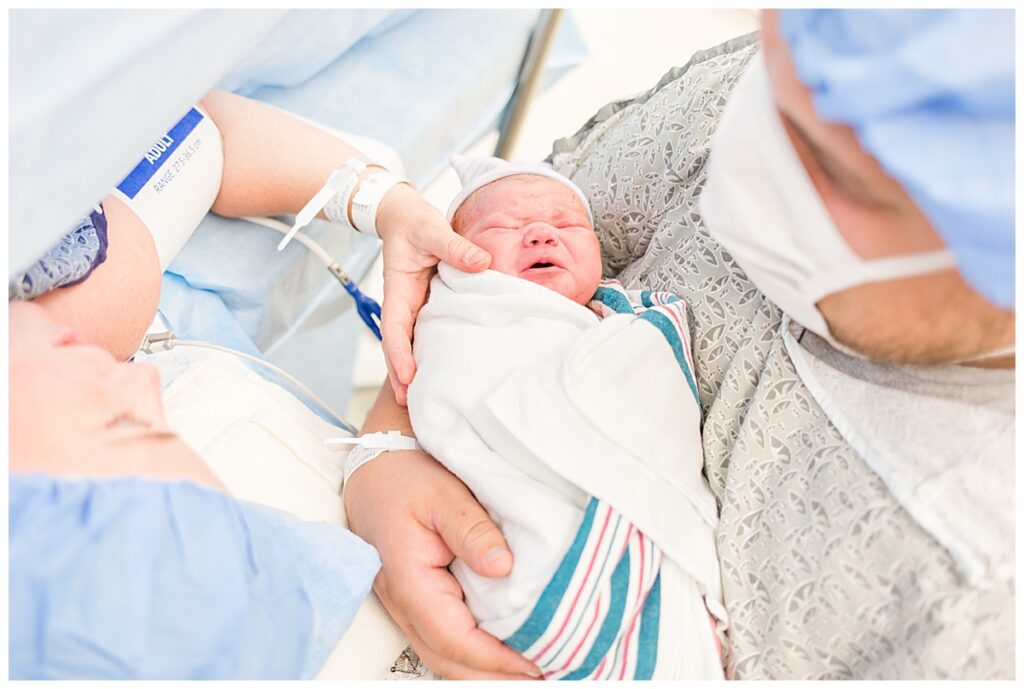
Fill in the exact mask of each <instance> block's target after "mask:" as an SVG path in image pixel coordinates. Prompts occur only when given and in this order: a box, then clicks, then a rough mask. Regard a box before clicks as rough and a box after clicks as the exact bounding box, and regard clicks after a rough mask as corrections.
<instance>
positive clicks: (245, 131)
mask: <svg viewBox="0 0 1024 689" xmlns="http://www.w3.org/2000/svg"><path fill="white" fill-rule="evenodd" d="M201 105H202V106H203V107H204V108H205V109H206V110H207V111H208V112H209V113H210V117H211V118H212V119H213V121H214V122H215V123H216V124H217V128H218V129H220V133H221V138H222V140H223V143H224V173H223V178H222V180H221V185H220V193H219V194H218V195H217V199H216V200H215V201H214V203H213V208H212V209H211V210H213V212H214V213H217V214H219V215H226V216H232V217H238V216H245V215H255V216H262V215H282V214H286V213H295V212H297V211H298V210H299V209H301V208H302V207H303V206H304V205H306V202H307V201H309V199H310V198H311V197H312V196H313V195H314V194H315V193H316V192H317V191H318V190H319V189H320V187H322V186H323V184H324V182H325V181H326V180H327V177H328V176H329V175H330V174H331V172H333V171H334V170H336V169H337V168H339V167H340V166H341V165H342V163H344V162H345V161H346V160H347V159H348V158H350V157H352V156H355V157H358V158H361V159H363V160H366V159H367V158H366V156H365V155H364V154H363V153H362V152H360V151H358V150H356V149H355V148H353V147H352V146H350V145H349V144H347V143H345V142H344V141H342V140H341V139H339V138H338V137H337V136H334V135H333V134H331V133H329V132H327V131H324V130H322V129H320V128H318V127H315V126H313V125H311V124H308V123H306V122H304V121H302V120H300V119H298V118H297V117H294V116H292V115H290V114H288V113H286V112H284V111H281V110H278V109H276V108H273V107H271V106H269V105H266V104H265V103H260V102H258V101H254V100H251V99H249V98H244V97H242V96H237V95H235V94H233V93H228V92H227V91H219V90H213V91H210V92H209V93H208V94H207V95H206V96H205V97H204V98H203V100H202V101H201Z"/></svg>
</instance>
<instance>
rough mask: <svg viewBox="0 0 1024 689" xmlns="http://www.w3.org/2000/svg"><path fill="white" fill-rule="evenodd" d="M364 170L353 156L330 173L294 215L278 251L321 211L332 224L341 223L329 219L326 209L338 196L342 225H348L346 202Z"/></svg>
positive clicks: (359, 161) (362, 164) (361, 162)
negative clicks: (341, 199)
mask: <svg viewBox="0 0 1024 689" xmlns="http://www.w3.org/2000/svg"><path fill="white" fill-rule="evenodd" d="M365 169H366V163H364V162H363V161H362V160H360V159H359V158H356V157H355V156H353V157H351V158H349V159H348V160H346V161H345V162H344V164H343V165H342V166H341V167H339V168H338V169H337V170H335V171H334V172H332V173H331V175H330V176H329V177H328V178H327V182H326V183H324V186H322V187H321V188H320V191H318V192H317V193H316V194H314V195H313V198H311V199H310V200H309V202H307V203H306V205H305V206H303V207H302V210H300V211H299V212H298V213H296V214H295V222H294V224H292V227H291V229H290V230H288V234H286V235H285V236H284V239H282V240H281V241H280V243H279V244H278V245H277V250H278V251H283V250H284V248H285V247H286V246H288V242H290V241H292V238H293V237H294V236H295V235H296V234H297V233H298V231H299V230H301V229H302V228H303V227H305V226H306V225H308V224H309V223H311V222H313V219H314V218H316V216H317V213H319V212H320V211H321V210H323V211H324V214H325V215H327V217H328V219H329V220H332V221H333V222H342V221H340V220H336V219H334V218H331V216H330V214H329V212H328V210H327V209H326V207H327V206H328V205H330V204H331V202H332V201H334V200H335V199H336V198H337V197H339V196H344V199H345V200H344V206H343V208H345V209H346V212H344V213H343V216H344V224H345V225H348V226H350V227H351V225H349V222H348V213H347V209H348V200H349V198H350V197H351V196H352V190H353V189H355V186H356V183H357V182H358V181H359V175H360V174H361V173H362V171H363V170H365Z"/></svg>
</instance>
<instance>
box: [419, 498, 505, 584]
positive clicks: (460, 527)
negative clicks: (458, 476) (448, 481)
mask: <svg viewBox="0 0 1024 689" xmlns="http://www.w3.org/2000/svg"><path fill="white" fill-rule="evenodd" d="M459 487H460V488H461V490H453V491H451V494H450V495H449V496H448V497H447V498H446V499H445V500H444V502H443V503H442V505H443V506H442V507H441V508H440V509H438V510H437V511H435V512H433V513H431V514H430V515H429V519H430V522H429V526H431V527H433V528H434V530H436V531H437V533H438V534H440V535H441V538H442V539H443V540H444V542H445V544H447V546H448V547H449V548H450V549H451V551H452V552H453V553H455V556H456V557H459V558H462V560H463V561H464V562H465V563H466V564H467V565H469V567H470V569H472V570H473V571H474V572H476V573H477V574H482V575H484V576H486V577H503V576H506V575H508V573H509V572H511V571H512V551H511V550H509V548H508V544H507V543H506V542H505V537H504V536H503V535H502V534H501V530H500V529H499V528H498V527H497V526H496V525H495V524H494V522H492V521H491V518H490V517H488V516H487V512H485V511H484V508H483V507H481V506H480V503H478V502H477V501H476V499H474V498H473V496H472V494H471V493H470V492H469V491H468V490H466V489H465V488H464V487H463V486H461V485H460V486H459Z"/></svg>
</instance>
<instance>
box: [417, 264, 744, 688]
mask: <svg viewBox="0 0 1024 689" xmlns="http://www.w3.org/2000/svg"><path fill="white" fill-rule="evenodd" d="M688 338H689V329H688V327H687V322H686V309H685V304H683V302H681V301H679V300H678V299H677V298H676V297H675V296H673V295H670V294H664V293H652V292H627V291H626V290H624V289H623V288H622V287H621V285H619V284H618V283H615V282H611V281H606V282H603V283H602V284H601V287H600V288H599V289H598V291H597V294H596V295H595V298H594V301H592V302H591V303H590V304H589V305H588V306H587V307H584V306H581V305H579V304H575V303H573V302H571V301H569V300H568V299H565V298H564V297H562V296H561V295H558V294H557V293H555V292H552V291H550V290H547V289H545V288H543V287H540V286H538V285H535V284H533V283H529V282H526V281H523V280H518V279H516V278H512V277H509V276H506V275H502V274H499V273H494V272H492V271H487V272H485V273H483V274H478V275H469V274H466V273H461V272H460V271H457V270H455V269H453V268H451V267H450V266H446V265H442V266H441V267H440V269H439V274H438V276H437V277H436V278H435V279H434V281H433V282H432V283H431V297H430V301H429V302H428V303H427V305H426V306H425V307H424V309H423V311H422V312H421V314H420V317H419V320H418V322H417V327H416V336H415V355H416V362H417V375H416V379H415V380H414V382H413V385H412V386H411V387H410V390H409V411H410V416H411V418H412V423H413V428H414V430H415V431H416V434H417V436H418V438H419V440H420V442H421V443H422V444H423V445H424V447H425V448H426V449H427V450H428V451H429V452H431V454H433V455H434V456H435V457H436V458H437V459H438V460H439V461H441V462H442V463H444V464H445V465H446V466H447V467H448V468H449V469H450V470H451V471H452V472H453V473H455V474H456V475H457V476H459V477H460V478H461V479H462V480H463V481H464V482H465V483H466V484H467V486H469V488H470V489H471V490H472V491H473V492H474V494H475V495H476V496H477V499H478V500H480V502H481V504H482V505H483V506H484V507H485V508H486V509H487V510H488V512H489V514H490V515H491V517H492V518H493V519H494V520H495V522H496V523H497V524H498V525H499V526H500V527H501V528H502V530H503V532H504V533H505V536H506V539H507V540H508V542H509V546H510V547H511V549H512V551H513V553H514V554H515V558H516V559H515V566H514V567H513V571H512V573H511V574H510V575H509V576H508V577H504V578H502V579H488V578H486V577H481V576H479V575H477V574H475V573H474V572H472V571H471V570H470V569H469V568H468V567H466V566H465V565H464V563H462V562H460V561H459V560H456V561H455V562H453V564H452V567H451V569H452V572H453V574H455V576H456V578H457V579H458V580H459V582H460V583H461V584H462V586H463V590H464V593H465V596H466V602H467V604H468V605H469V607H470V609H471V610H472V611H473V613H474V615H476V617H477V619H478V621H479V623H480V626H481V628H483V629H485V630H486V631H488V632H490V633H492V634H494V635H495V636H497V637H498V638H501V639H503V640H504V641H505V643H507V644H508V645H509V646H510V647H512V648H514V649H516V650H517V651H519V652H521V653H523V654H524V655H525V656H526V657H527V658H529V659H530V660H532V661H533V662H535V663H536V664H537V665H538V667H540V668H541V669H542V670H543V671H544V673H545V677H546V678H547V679H584V678H594V679H710V678H721V677H722V670H721V659H720V658H719V655H718V652H717V650H716V648H715V639H714V635H713V632H712V627H711V625H710V623H709V619H708V613H707V611H708V610H710V611H711V612H712V614H714V615H715V617H716V618H717V619H719V620H721V621H722V622H721V625H722V627H724V620H725V613H724V610H723V608H722V606H721V603H720V600H721V594H720V584H719V572H718V563H717V559H716V557H715V549H714V542H713V536H712V531H713V527H714V525H715V523H716V519H717V517H716V512H715V503H714V499H713V497H712V496H711V493H710V490H709V489H708V487H707V485H706V483H705V482H704V479H703V476H702V474H701V468H702V454H701V444H700V430H699V429H700V411H699V404H698V401H697V392H696V381H695V380H694V377H693V365H692V361H691V360H690V354H689V352H690V347H689V340H688Z"/></svg>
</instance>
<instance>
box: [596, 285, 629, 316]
mask: <svg viewBox="0 0 1024 689" xmlns="http://www.w3.org/2000/svg"><path fill="white" fill-rule="evenodd" d="M594 299H596V300H597V301H599V302H601V303H602V304H604V305H605V306H607V307H608V308H609V309H611V310H612V311H614V312H615V313H633V306H632V305H631V304H630V303H629V299H626V295H625V294H623V293H622V292H619V291H617V290H614V289H612V288H611V287H598V288H597V292H595V293H594Z"/></svg>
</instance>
